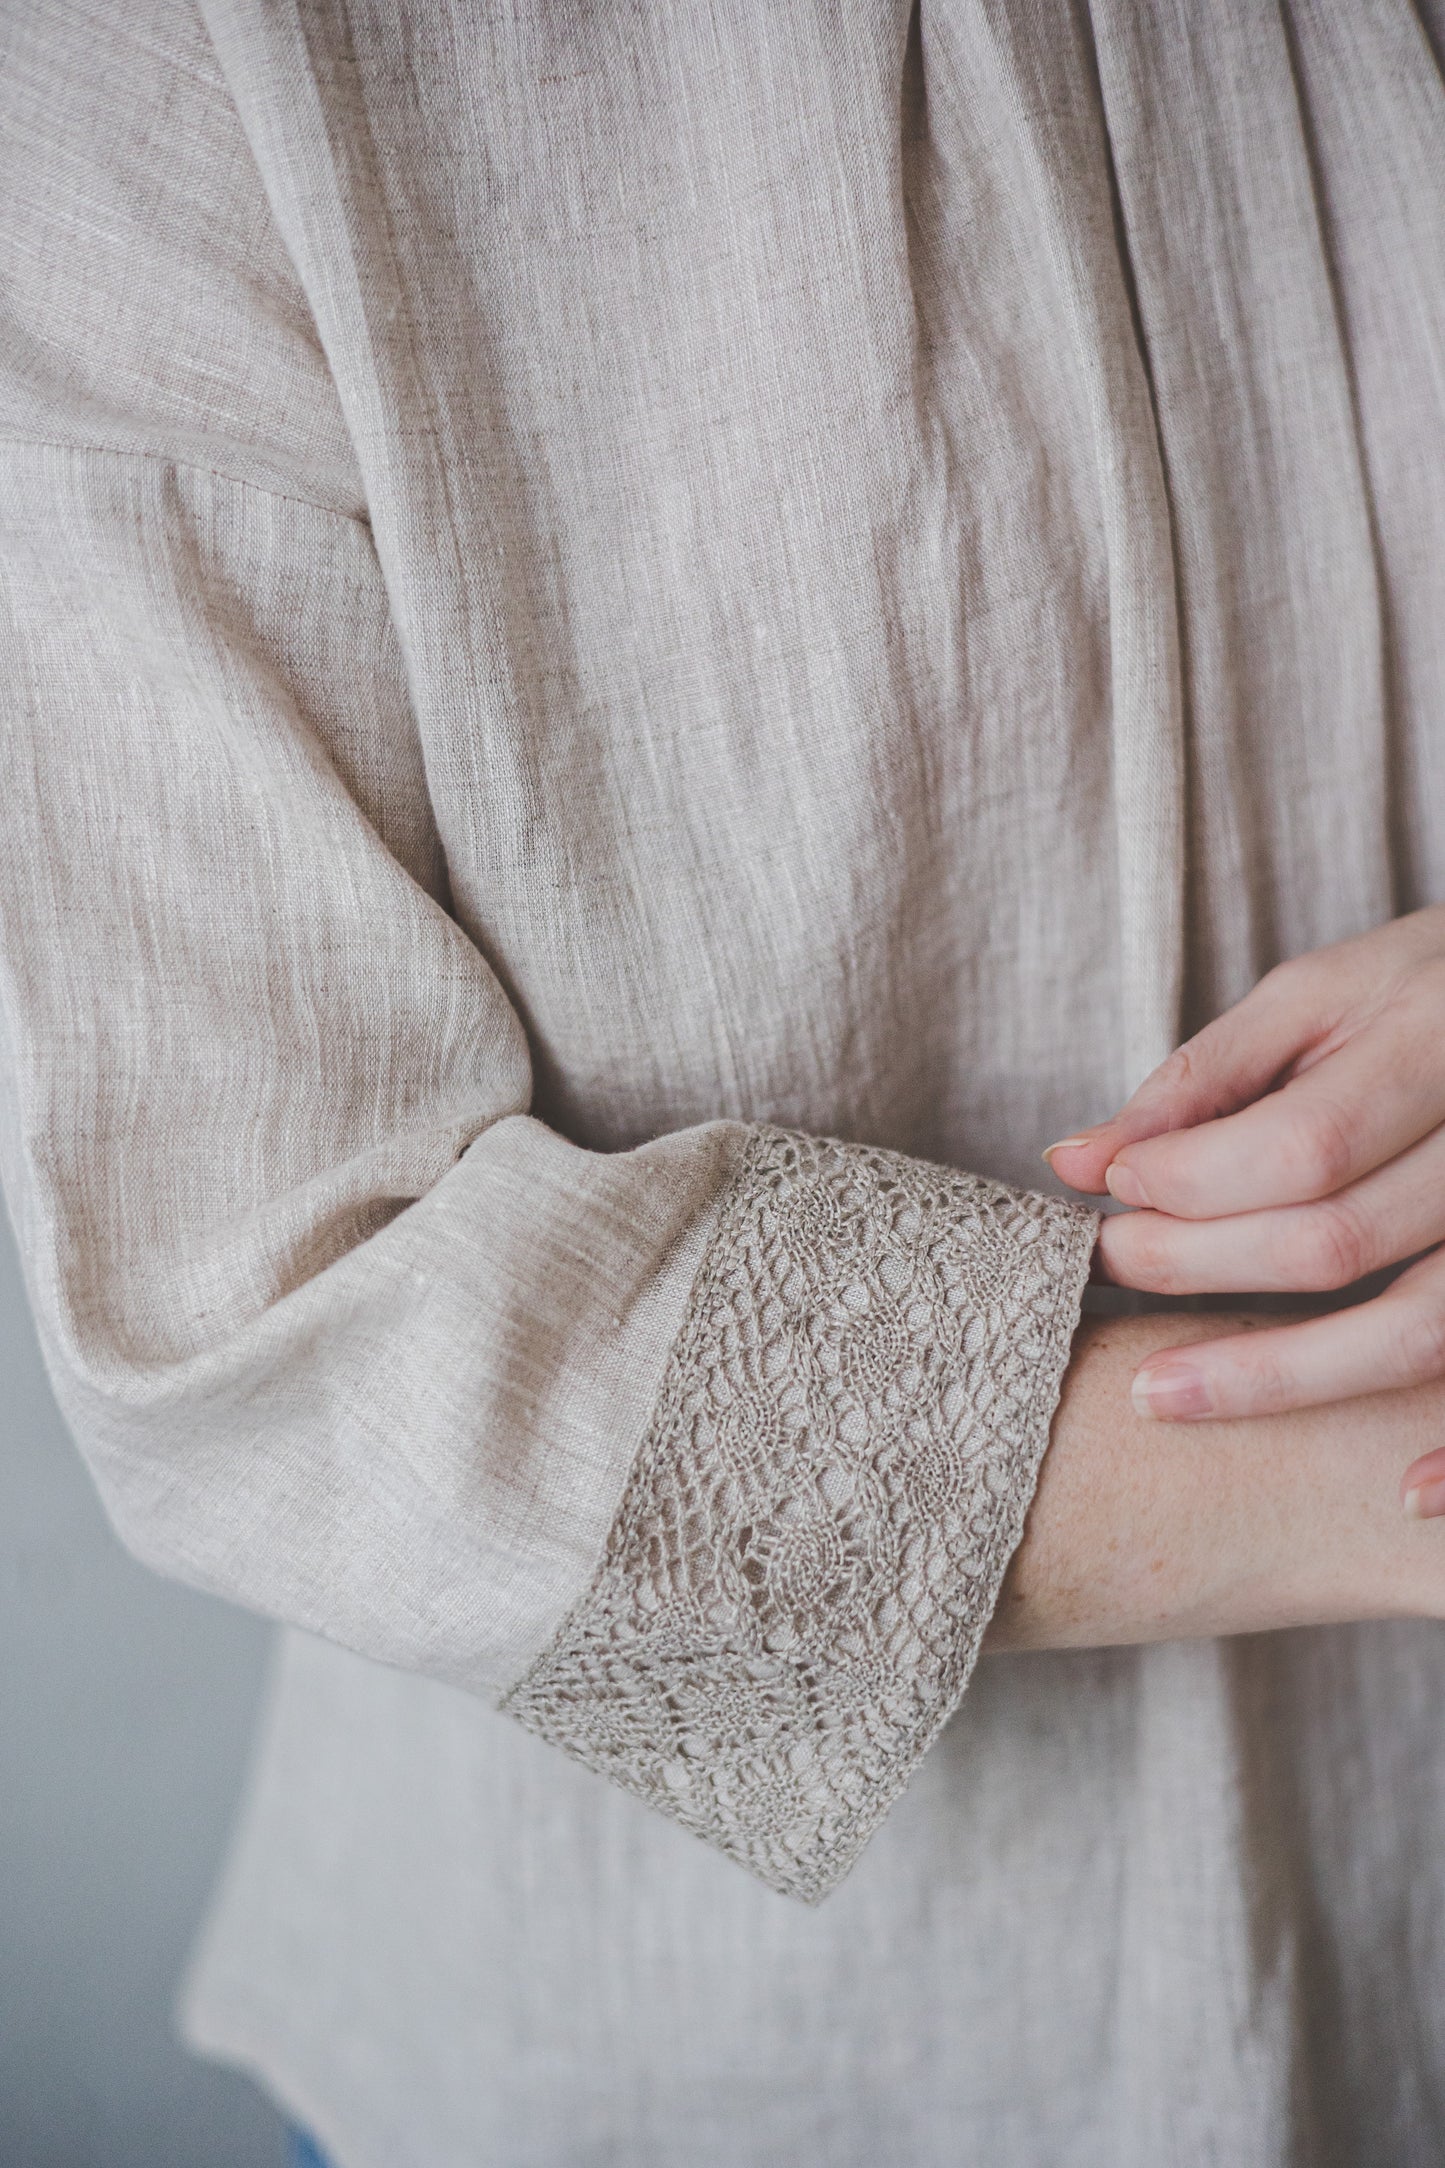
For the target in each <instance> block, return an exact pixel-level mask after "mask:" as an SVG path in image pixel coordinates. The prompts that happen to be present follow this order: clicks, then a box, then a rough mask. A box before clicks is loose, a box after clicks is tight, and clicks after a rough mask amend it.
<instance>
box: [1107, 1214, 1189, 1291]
mask: <svg viewBox="0 0 1445 2168" xmlns="http://www.w3.org/2000/svg"><path fill="white" fill-rule="evenodd" d="M1104 1225H1105V1227H1106V1228H1112V1229H1114V1230H1117V1231H1116V1232H1115V1233H1114V1236H1113V1239H1112V1241H1111V1242H1110V1243H1109V1247H1108V1251H1107V1252H1106V1254H1107V1255H1108V1256H1109V1262H1110V1264H1111V1265H1112V1264H1113V1263H1114V1262H1115V1261H1116V1260H1117V1262H1118V1265H1119V1267H1120V1269H1121V1270H1122V1271H1124V1272H1125V1273H1127V1275H1128V1281H1129V1285H1130V1286H1131V1287H1139V1288H1146V1289H1147V1290H1148V1291H1149V1292H1150V1293H1151V1294H1156V1295H1174V1294H1180V1293H1183V1292H1184V1286H1183V1281H1184V1277H1185V1276H1184V1275H1183V1274H1182V1273H1181V1271H1180V1268H1179V1263H1178V1259H1177V1257H1176V1256H1175V1253H1174V1248H1173V1245H1172V1244H1171V1242H1170V1240H1169V1231H1168V1229H1167V1228H1165V1227H1164V1225H1163V1224H1162V1221H1161V1220H1160V1218H1159V1216H1158V1215H1157V1214H1156V1213H1152V1212H1131V1213H1128V1214H1127V1215H1125V1214H1117V1215H1111V1217H1110V1218H1109V1219H1108V1220H1106V1221H1105V1222H1104Z"/></svg>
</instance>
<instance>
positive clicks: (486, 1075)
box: [0, 8, 1097, 1901]
mask: <svg viewBox="0 0 1445 2168" xmlns="http://www.w3.org/2000/svg"><path fill="white" fill-rule="evenodd" d="M112 12H113V19H112V20H111V21H110V22H109V24H108V25H107V26H105V28H104V31H103V36H104V37H105V38H108V39H109V40H110V41H111V45H112V47H113V50H110V51H109V52H107V53H106V54H105V55H104V56H103V62H104V64H103V65H102V62H101V61H100V60H98V59H97V58H96V54H95V51H94V46H95V41H96V38H97V36H98V35H101V34H102V33H98V32H97V30H96V26H95V25H94V23H93V22H91V21H90V20H89V19H88V18H87V19H85V20H82V19H81V18H80V17H79V15H78V14H77V15H71V14H69V13H68V12H67V11H64V10H51V9H48V8H46V9H42V10H41V11H40V13H39V15H38V17H36V18H35V20H34V21H32V20H30V19H29V18H27V17H25V16H24V12H23V11H22V10H15V11H12V16H11V20H10V25H9V31H8V35H9V36H10V37H11V39H12V41H13V44H14V48H15V50H14V52H13V54H12V58H11V62H10V65H9V67H8V68H7V70H6V71H5V83H6V88H5V91H4V94H3V95H4V100H5V103H6V105H7V107H8V111H7V113H6V116H5V117H6V121H7V123H8V126H7V128H6V130H5V135H6V140H7V141H8V142H9V144H10V146H11V148H10V150H9V152H8V153H7V154H6V166H7V170H6V171H5V172H4V174H3V179H0V198H3V200H4V202H5V205H6V209H5V212H4V216H3V224H4V229H5V230H4V247H5V252H6V261H7V263H8V264H9V265H10V267H11V273H12V276H11V280H10V287H9V297H8V299H7V301H6V302H5V304H4V307H5V310H6V312H7V313H6V319H5V321H4V324H3V334H0V345H3V353H0V378H3V381H0V401H3V408H4V412H3V418H0V433H3V435H4V438H5V441H4V443H3V445H0V478H3V479H0V704H3V724H0V790H3V799H0V802H3V807H4V817H3V824H0V1032H3V1047H0V1054H3V1094H0V1171H3V1179H4V1189H5V1195H6V1199H7V1203H8V1206H9V1209H10V1212H11V1216H12V1219H13V1221H14V1224H15V1227H16V1231H17V1234H18V1237H19V1242H20V1247H21V1252H22V1259H23V1264H24V1270H25V1274H26V1282H27V1287H28V1291H29V1296H30V1299H31V1302H32V1304H33V1308H34V1314H35V1318H36V1322H37V1326H38V1330H39V1333H40V1338H41V1344H42V1348H43V1351H44V1355H45V1359H46V1362H47V1365H48V1368H49V1373H50V1376H51V1379H52V1382H53V1385H54V1389H55V1392H56V1395H57V1398H58V1400H59V1403H60V1406H61V1408H62V1411H63V1413H64V1415H65V1417H66V1419H67V1422H68V1424H69V1427H70V1429H71V1430H72V1432H73V1434H74V1437H75V1439H76V1441H77V1443H78V1445H79V1448H80V1450H81V1452H82V1453H83V1455H84V1456H85V1459H86V1461H87V1463H88V1465H89V1467H90V1469H91V1471H92V1473H93V1476H94V1479H95V1482H96V1484H97V1486H98V1488H99V1491H100V1495H101V1497H102V1499H103V1501H104V1504H105V1507H106V1510H107V1512H108V1514H109V1516H110V1519H111V1521H112V1523H113V1525H114V1527H115V1529H116V1530H117V1532H118V1534H119V1536H120V1538H121V1539H122V1541H123V1542H125V1543H126V1545H127V1546H128V1547H129V1548H130V1549H131V1550H132V1551H133V1552H134V1553H135V1554H136V1555H137V1556H138V1557H139V1558H141V1559H143V1560H144V1561H146V1562H147V1563H148V1564H150V1565H151V1566H153V1567H154V1568H156V1569H157V1570H159V1571H161V1572H163V1573H167V1574H170V1575H173V1576H175V1577H176V1578H178V1579H180V1580H183V1581H186V1582H189V1583H190V1584H192V1585H194V1586H196V1587H199V1588H203V1589H207V1590H209V1591H211V1592H213V1593H215V1594H217V1595H220V1596H223V1597H226V1598H229V1599H231V1600H233V1601H235V1602H238V1603H241V1604H244V1605H247V1606H249V1607H251V1608H253V1609H255V1610H256V1611H258V1612H261V1613H263V1614H265V1615H267V1616H270V1617H273V1618H277V1619H281V1620H284V1621H287V1622H289V1623H290V1624H292V1625H295V1626H299V1627H302V1628H305V1629H309V1630H310V1631H313V1632H315V1633H318V1634H322V1635H326V1636H328V1637H330V1638H333V1639H334V1640H336V1641H338V1642H340V1643H343V1644H344V1645H346V1646H347V1647H350V1648H352V1649H356V1650H359V1651H361V1652H363V1653H365V1654H366V1655H368V1656H371V1657H373V1658H375V1659H377V1660H380V1661H382V1662H385V1663H389V1664H395V1665H400V1666H404V1667H408V1668H411V1669H414V1670H417V1671H421V1672H425V1673H428V1674H430V1675H432V1676H434V1677H436V1678H439V1679H442V1680H446V1681H448V1682H450V1683H452V1684H453V1685H455V1686H457V1687H459V1688H461V1689H464V1690H466V1691H469V1692H472V1693H475V1694H478V1695H481V1696H484V1697H485V1698H486V1699H488V1700H489V1701H490V1702H491V1703H492V1704H493V1705H494V1706H496V1707H499V1708H500V1709H502V1710H504V1711H505V1712H507V1713H508V1714H509V1715H510V1716H512V1717H513V1718H515V1719H516V1720H517V1721H519V1722H521V1723H522V1724H524V1725H526V1726H528V1727H529V1728H530V1729H531V1730H533V1731H534V1732H536V1733H538V1734H540V1735H541V1736H542V1737H543V1738H545V1739H547V1740H550V1741H552V1742H553V1743H554V1744H555V1745H556V1746H558V1747H560V1748H561V1749H562V1750H563V1751H564V1752H566V1753H568V1754H571V1755H574V1756H576V1757H578V1758H579V1759H580V1760H582V1761H583V1762H585V1763H586V1764H587V1765H588V1766H589V1767H590V1768H592V1769H594V1770H596V1771H598V1772H600V1773H601V1774H602V1775H603V1776H605V1777H607V1778H610V1779H612V1780H613V1781H615V1782H617V1783H619V1784H622V1785H624V1786H626V1787H628V1788H629V1789H630V1790H631V1791H633V1792H635V1793H636V1794H637V1795H638V1796H639V1797H640V1798H641V1799H643V1800H645V1801H646V1802H648V1803H649V1804H650V1805H651V1806H653V1807H655V1808H657V1809H660V1810H661V1811H663V1812H665V1813H667V1814H669V1815H671V1816H673V1817H675V1818H676V1819H677V1820H678V1821H679V1822H681V1823H682V1824H683V1825H684V1826H686V1827H687V1828H688V1829H690V1830H692V1831H694V1832H695V1833H696V1834H697V1835H698V1836H699V1837H701V1838H703V1839H705V1840H706V1841H708V1842H710V1843H712V1844H714V1845H716V1846H718V1847H719V1848H720V1849H722V1850H723V1851H724V1852H726V1853H728V1854H729V1855H730V1856H731V1857H733V1858H734V1859H736V1860H737V1861H739V1862H740V1863H741V1864H742V1865H744V1866H745V1867H746V1868H748V1869H749V1870H750V1871H752V1872H753V1873H755V1874H756V1875H758V1876H760V1877H762V1879H764V1880H765V1881H766V1882H768V1883H770V1884H772V1885H773V1886H774V1887H775V1888H777V1889H779V1890H781V1891H784V1892H787V1893H789V1894H791V1895H793V1896H796V1897H799V1898H802V1899H805V1900H809V1901H816V1900H817V1899H818V1898H820V1897H822V1896H823V1895H825V1894H826V1892H827V1891H828V1890H829V1889H830V1888H831V1887H832V1886H833V1885H834V1884H835V1883H836V1882H837V1880H838V1879H839V1877H840V1876H841V1875H842V1874H843V1873H844V1872H845V1871H846V1870H847V1868H848V1867H849V1865H850V1864H851V1862H852V1861H853V1859H854V1858H855V1857H856V1855H857V1853H858V1851H859V1849H860V1848H861V1846H862V1845H863V1843H864V1842H865V1840H866V1838H867V1837H868V1835H869V1833H870V1831H871V1830H872V1829H873V1828H874V1827H875V1825H876V1824H877V1822H878V1821H879V1819H880V1818H881V1816H882V1815H883V1814H884V1813H885V1812H886V1810H887V1808H888V1807H889V1805H890V1803H891V1802H892V1800H893V1799H894V1798H895V1797H896V1795H897V1793H898V1792H899V1791H900V1789H901V1788H902V1787H903V1786H904V1784H905V1783H906V1782H907V1780H908V1777H909V1774H910V1772H911V1771H912V1769H913V1768H914V1767H915V1766H916V1764H917V1762H918V1760H919V1758H920V1757H921V1756H922V1754H923V1753H924V1752H925V1750H926V1749H927V1747H928V1745H929V1743H930V1741H931V1740H932V1739H933V1737H934V1736H935V1734H936V1733H937V1732H938V1730H939V1728H940V1727H941V1725H942V1724H943V1723H944V1721H945V1720H946V1718H947V1717H948V1715H949V1713H950V1711H951V1710H952V1709H953V1708H954V1707H955V1706H956V1704H957V1702H958V1700H959V1697H960V1695H961V1694H962V1693H963V1691H964V1688H965V1686H966V1684H967V1681H968V1678H969V1674H970V1671H971V1669H972V1666H973V1663H974V1661H975V1658H976V1655H977V1652H978V1648H979V1643H980V1640H981V1638H982V1634H983V1631H984V1628H985V1626H986V1624H987V1622H988V1619H989V1617H990V1615H991V1612H992V1610H993V1607H994V1605H995V1603H996V1601H997V1598H998V1594H999V1588H1000V1583H1001V1581H1002V1578H1003V1574H1004V1570H1005V1568H1006V1566H1007V1563H1008V1560H1009V1557H1010V1555H1011V1553H1012V1551H1013V1549H1014V1548H1015V1546H1016V1545H1017V1543H1018V1541H1019V1540H1020V1536H1021V1533H1022V1528H1023V1522H1024V1516H1025V1513H1026V1510H1027V1507H1028V1504H1029V1500H1030V1498H1031V1495H1032V1491H1033V1488H1034V1484H1035V1481H1036V1478H1037V1474H1038V1469H1039V1464H1040V1460H1041V1457H1042V1455H1043V1453H1044V1450H1045V1448H1046V1445H1047V1442H1048V1435H1049V1426H1050V1421H1051V1418H1052V1415H1053V1411H1054V1408H1055V1405H1056V1401H1057V1396H1058V1392H1059V1386H1060V1380H1061V1377H1062V1373H1063V1369H1064V1366H1065V1363H1066V1361H1067V1358H1068V1352H1069V1346H1070V1341H1071V1336H1072V1333H1073V1330H1074V1327H1075V1324H1076V1321H1077V1318H1078V1314H1079V1307H1080V1301H1081V1295H1082V1288H1083V1283H1084V1279H1085V1276H1086V1272H1087V1266H1088V1259H1089V1253H1090V1250H1091V1248H1092V1244H1093V1239H1094V1232H1095V1227H1096V1223H1097V1216H1096V1215H1095V1214H1094V1213H1093V1212H1091V1211H1089V1210H1087V1209H1085V1208H1083V1207H1081V1206H1078V1205H1074V1204H1071V1203H1066V1202H1063V1201H1061V1200H1058V1199H1055V1198H1049V1197H1045V1196H1043V1195H1039V1194H1035V1193H1032V1192H1028V1191H1023V1190H1018V1189H1015V1188H1010V1187H1008V1186H1006V1185H1003V1184H1001V1183H999V1182H996V1181H992V1180H988V1179H985V1178H982V1177H978V1176H974V1175H970V1174H968V1173H964V1172H960V1171H958V1170H956V1169H953V1168H948V1167H943V1166H937V1165H932V1164H929V1163H926V1162H923V1161H920V1160H917V1159H913V1158H909V1157H907V1156H904V1155H902V1154H899V1153H896V1152H891V1151H887V1150H883V1149H880V1148H877V1147H874V1146H871V1145H869V1144H867V1143H859V1142H855V1141H844V1140H840V1139H835V1138H828V1137H817V1136H810V1135H804V1134H801V1133H798V1132H797V1131H794V1130H791V1129H787V1128H782V1127H778V1126H775V1125H773V1124H771V1123H768V1122H745V1121H738V1120H733V1119H718V1120H715V1121H709V1122H705V1123H702V1124H700V1125H698V1126H695V1127H692V1128H687V1129H683V1130H679V1131H676V1132H674V1133H672V1134H667V1135H663V1136H659V1137H656V1138H654V1139H652V1140H651V1141H649V1142H647V1143H644V1144H641V1145H639V1146H637V1147H636V1148H635V1149H632V1150H628V1151H618V1152H611V1153H608V1152H598V1151H593V1150H590V1149H584V1148H582V1147H581V1146H579V1145H577V1144H575V1143H573V1142H571V1141H569V1140H568V1138H567V1137H566V1136H564V1135H562V1134H560V1133H559V1132H558V1131H556V1130H555V1129H552V1128H550V1127H548V1126H547V1125H545V1124H544V1123H543V1122H541V1121H539V1120H538V1119H537V1118H536V1117H535V1116H534V1115H533V1113H532V1112H531V1111H530V1109H531V1104H532V1069H531V1060H530V1055H529V1047H528V1041H527V1036H526V1033H525V1031H524V1030H523V1028H522V1025H521V1023H520V1021H519V1018H518V1015H517V1013H516V1011H515V1009H514V1008H513V1006H512V1005H511V1004H510V1002H509V1000H508V998H507V996H506V994H505V993H504V991H503V988H502V986H501V985H500V983H499V981H498V978H497V977H496V975H495V974H494V972H493V970H492V969H491V968H490V966H489V964H488V962H487V960H486V958H485V956H484V955H483V954H482V953H481V951H480V950H479V949H478V947H477V946H476V945H474V943H473V942H472V941H471V940H470V939H469V938H468V937H467V935H466V934H465V933H464V931H463V930H462V929H461V927H460V926H459V925H458V923H457V921H456V919H455V918H454V917H453V916H452V915H451V913H450V911H449V909H448V895H447V881H446V867H445V861H444V855H443V852H442V849H441V845H440V843H439V840H438V834H437V829H436V825H435V820H434V813H435V807H436V803H437V794H438V793H439V792H445V790H446V789H447V787H448V785H447V778H446V776H445V775H440V776H436V775H429V774H428V773H427V772H426V767H425V764H424V761H423V757H422V752H421V748H420V746H419V743H418V735H417V730H416V725H415V721H414V718H413V714H412V710H411V706H410V703H409V699H408V687H407V676H406V669H405V666H404V660H403V657H402V655H401V653H400V651H399V646H398V642H397V638H396V636H395V632H394V629H393V624H392V620H391V617H390V615H389V611H388V598H387V588H386V583H385V581H384V579H383V577H382V573H381V570H380V567H379V565H378V560H377V555H376V551H375V548H374V545H373V541H372V536H371V531H370V528H369V525H368V520H367V512H366V505H365V502H364V500H363V498H362V496H361V494H360V492H359V488H358V484H357V481H356V470H355V466H354V463H353V462H352V460H351V457H350V453H349V448H348V444H347V440H346V432H345V429H344V426H343V423H342V419H341V415H340V412H339V409H338V407H337V404H336V400H335V395H334V392H333V390H332V389H331V386H330V383H329V380H328V375H327V369H326V364H325V361H324V358H323V356H322V354H321V351H320V347H319V343H318V342H317V340H316V338H315V336H314V332H313V330H312V328H311V327H310V326H309V324H308V322H307V319H306V312H305V306H304V302H303V300H302V297H301V295H300V291H299V288H298V287H297V285H296V283H295V280H294V278H293V277H292V275H291V273H290V269H289V266H288V264H287V261H286V258H285V254H284V250H282V248H281V247H280V244H279V242H278V240H277V237H276V235H275V233H274V231H273V230H272V228H271V227H270V225H269V222H268V217H267V211H266V204H265V199H264V194H263V193H262V191H261V190H260V188H259V186H258V182H257V177H256V174H255V172H254V168H253V166H252V164H251V162H250V160H249V156H248V152H247V147H246V143H245V140H244V137H243V136H242V134H241V132H240V130H239V128H238V127H237V125H236V121H235V117H234V114H233V113H232V112H231V110H230V108H229V107H228V104H227V101H226V98H225V94H224V87H223V84H222V81H221V78H220V76H219V74H218V73H217V71H216V70H215V68H214V65H213V64H212V62H211V61H210V59H209V56H208V54H207V50H206V46H205V41H204V37H203V35H202V33H201V32H200V30H199V28H198V27H197V26H195V25H194V24H193V23H192V20H191V18H190V17H189V16H188V15H187V14H185V13H184V12H182V11H180V10H174V11H172V10H170V9H164V10H157V9H155V8H150V9H147V10H137V11H136V13H135V16H134V17H133V18H132V17H130V16H128V15H127V14H126V13H125V11H120V10H116V11H112ZM142 17H143V18H144V19H143V20H142ZM127 23H132V24H133V25H134V27H133V29H131V30H128V29H127V27H126V25H127ZM142 33H144V34H142ZM102 78H103V79H104V80H105V81H106V82H107V83H108V84H109V86H110V91H109V98H110V100H111V101H113V102H110V103H108V104H107V105H106V108H105V110H104V111H101V110H100V108H99V106H98V104H97V102H96V100H95V98H94V97H93V96H91V97H90V101H89V103H88V104H85V102H84V101H83V100H82V101H81V103H82V105H83V106H84V109H83V110H80V109H78V108H77V100H78V99H79V98H80V92H79V91H78V90H77V88H76V86H77V85H80V86H90V87H91V88H92V89H93V86H94V84H95V83H96V82H97V81H99V80H101V79H102ZM585 967H586V965H585V957H582V956H579V962H578V968H579V969H585Z"/></svg>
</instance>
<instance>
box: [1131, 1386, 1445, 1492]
mask: <svg viewBox="0 0 1445 2168" xmlns="http://www.w3.org/2000/svg"><path fill="white" fill-rule="evenodd" d="M1129 1398H1130V1399H1131V1400H1132V1401H1133V1403H1134V1413H1135V1414H1136V1415H1152V1416H1162V1417H1163V1418H1164V1420H1165V1421H1166V1422H1168V1421H1170V1420H1172V1419H1173V1418H1174V1417H1176V1416H1181V1415H1207V1414H1208V1413H1209V1411H1210V1408H1211V1407H1212V1406H1213V1404H1214V1403H1213V1399H1212V1397H1211V1394H1210V1391H1209V1383H1208V1380H1207V1379H1206V1378H1205V1376H1204V1374H1203V1372H1202V1371H1199V1370H1196V1369H1195V1368H1194V1366H1193V1364H1192V1363H1160V1365H1159V1367H1158V1368H1157V1369H1156V1370H1136V1371H1135V1372H1134V1382H1133V1384H1132V1385H1131V1386H1130V1387H1129ZM1442 1488H1445V1486H1442Z"/></svg>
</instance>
